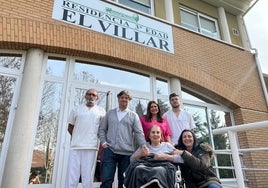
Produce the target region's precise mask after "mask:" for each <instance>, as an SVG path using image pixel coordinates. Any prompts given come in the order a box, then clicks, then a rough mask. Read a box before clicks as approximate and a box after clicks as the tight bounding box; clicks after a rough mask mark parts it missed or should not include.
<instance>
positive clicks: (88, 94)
mask: <svg viewBox="0 0 268 188" xmlns="http://www.w3.org/2000/svg"><path fill="white" fill-rule="evenodd" d="M86 96H93V97H96V96H97V95H96V94H94V93H86Z"/></svg>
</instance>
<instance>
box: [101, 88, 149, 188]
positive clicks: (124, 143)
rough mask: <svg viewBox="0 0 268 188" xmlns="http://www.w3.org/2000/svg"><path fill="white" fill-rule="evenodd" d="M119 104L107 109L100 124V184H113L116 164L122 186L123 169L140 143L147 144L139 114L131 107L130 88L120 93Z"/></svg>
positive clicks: (107, 186) (119, 185)
mask: <svg viewBox="0 0 268 188" xmlns="http://www.w3.org/2000/svg"><path fill="white" fill-rule="evenodd" d="M117 98H118V104H119V106H118V107H117V108H114V109H112V110H110V111H108V112H107V113H106V115H105V117H104V119H103V121H102V123H101V125H100V127H99V138H100V142H101V145H102V147H103V155H102V159H101V178H102V184H101V188H111V187H112V184H113V181H114V175H115V171H116V167H118V188H123V181H124V177H123V173H124V172H125V170H126V169H127V167H128V165H129V163H130V161H129V159H130V156H131V155H132V154H133V153H134V151H136V149H137V148H136V147H135V146H136V144H135V143H136V142H137V146H143V145H145V144H146V141H145V137H144V134H143V130H142V126H141V123H140V119H139V117H138V115H137V114H136V113H135V112H133V111H131V110H130V109H128V105H129V103H130V101H131V99H132V97H131V95H130V93H129V92H128V91H125V90H123V91H121V92H120V93H119V94H118V95H117Z"/></svg>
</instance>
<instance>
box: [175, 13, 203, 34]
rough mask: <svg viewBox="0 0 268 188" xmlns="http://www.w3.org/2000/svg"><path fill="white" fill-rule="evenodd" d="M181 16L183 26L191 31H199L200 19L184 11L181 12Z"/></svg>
mask: <svg viewBox="0 0 268 188" xmlns="http://www.w3.org/2000/svg"><path fill="white" fill-rule="evenodd" d="M180 14H181V25H182V26H184V27H186V28H188V29H191V30H193V31H198V28H199V26H198V19H197V15H196V14H193V13H190V12H188V11H185V10H182V9H181V11H180Z"/></svg>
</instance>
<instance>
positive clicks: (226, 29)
mask: <svg viewBox="0 0 268 188" xmlns="http://www.w3.org/2000/svg"><path fill="white" fill-rule="evenodd" d="M218 12H219V20H220V24H221V28H222V34H223V36H222V37H223V40H224V41H226V42H228V43H230V44H231V43H232V41H231V37H230V31H229V27H228V23H227V19H226V14H225V10H224V8H223V7H219V8H218Z"/></svg>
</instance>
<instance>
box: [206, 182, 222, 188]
mask: <svg viewBox="0 0 268 188" xmlns="http://www.w3.org/2000/svg"><path fill="white" fill-rule="evenodd" d="M208 188H220V186H219V185H217V184H216V183H212V184H210V185H209V186H208Z"/></svg>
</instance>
